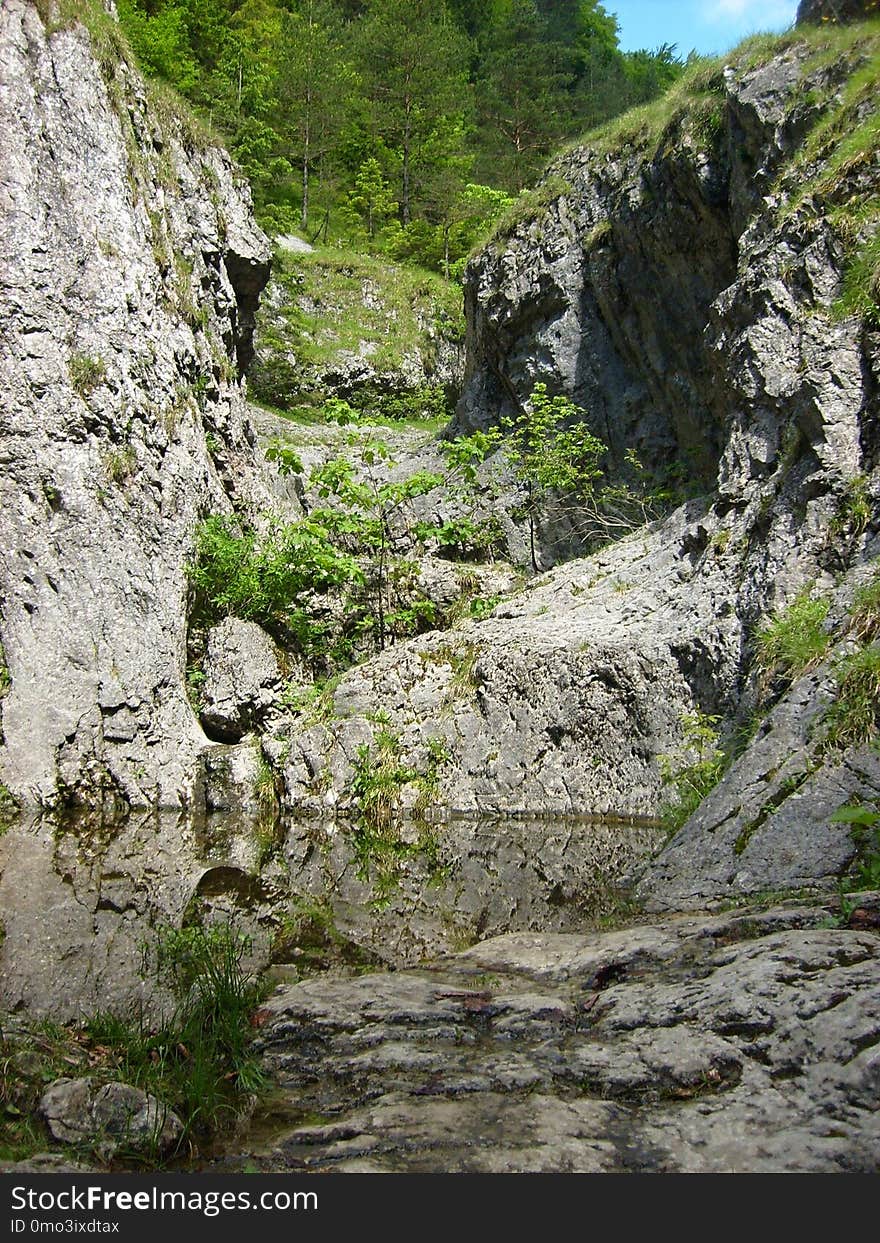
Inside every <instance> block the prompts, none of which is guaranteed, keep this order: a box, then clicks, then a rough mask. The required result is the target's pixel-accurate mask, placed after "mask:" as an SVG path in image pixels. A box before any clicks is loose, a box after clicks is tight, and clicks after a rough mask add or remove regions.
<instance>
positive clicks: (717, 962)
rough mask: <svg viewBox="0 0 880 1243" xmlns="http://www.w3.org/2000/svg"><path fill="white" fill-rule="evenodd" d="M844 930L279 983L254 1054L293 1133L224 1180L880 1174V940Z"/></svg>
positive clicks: (806, 914) (477, 959)
mask: <svg viewBox="0 0 880 1243" xmlns="http://www.w3.org/2000/svg"><path fill="white" fill-rule="evenodd" d="M829 922H831V921H829V920H828V918H827V913H826V912H823V911H820V910H810V909H808V908H798V907H788V908H776V909H773V910H770V911H767V912H764V913H761V914H758V913H752V914H749V915H747V916H745V915H736V914H734V915H727V916H721V917H717V918H707V917H705V916H701V917H698V918H690V919H687V918H679V919H677V920H670V921H667V922H664V923H659V924H657V925H655V926H641V927H633V928H627V929H623V930H620V931H618V932H612V933H606V934H596V935H593V936H574V935H569V936H565V935H556V936H554V935H549V934H547V935H531V934H518V935H511V936H506V937H500V938H497V939H495V940H490V941H487V942H484V943H483V944H482V945H479V946H477V947H475V948H474V949H472V950H469V951H467V952H466V953H463V954H459V955H457V956H455V957H454V958H451V959H447V960H445V961H443V962H441V963H435V964H432V965H431V967H430V969H428V970H424V969H423V970H420V971H409V972H397V973H393V974H387V975H383V974H373V975H369V976H366V977H363V978H360V979H348V980H344V979H340V980H332V981H327V980H321V981H314V982H311V983H305V984H300V985H296V986H294V987H288V988H282V989H281V990H279V992H278V993H277V994H276V995H275V996H274V997H272V998H270V1000H269V1002H268V1003H267V1006H266V1010H267V1012H268V1022H267V1023H266V1025H265V1026H264V1028H263V1029H262V1032H261V1037H260V1044H261V1047H262V1050H263V1055H264V1057H265V1059H266V1061H267V1064H268V1065H269V1066H271V1067H272V1068H273V1070H274V1071H275V1072H276V1074H277V1076H278V1079H279V1083H280V1086H281V1089H282V1091H283V1092H285V1093H286V1094H287V1098H288V1101H289V1112H290V1119H289V1122H288V1125H287V1128H286V1130H284V1131H281V1132H280V1133H279V1134H277V1135H276V1137H275V1139H274V1140H273V1141H270V1142H269V1143H268V1144H266V1145H265V1146H264V1147H263V1148H259V1149H254V1150H253V1151H251V1152H247V1153H244V1154H242V1155H241V1156H239V1157H237V1158H236V1159H235V1160H234V1161H231V1162H228V1163H227V1167H231V1168H233V1169H235V1168H238V1163H239V1162H241V1163H244V1164H247V1166H248V1167H252V1164H253V1163H256V1164H257V1165H258V1166H259V1167H260V1168H261V1169H263V1170H272V1171H280V1170H294V1169H308V1170H314V1171H340V1172H343V1171H345V1172H367V1171H370V1172H389V1171H393V1172H397V1171H405V1172H436V1171H441V1170H442V1171H449V1172H453V1171H454V1172H462V1173H464V1172H481V1173H482V1172H492V1173H502V1172H503V1173H514V1172H527V1171H531V1172H540V1171H547V1172H554V1173H559V1172H571V1173H574V1172H579V1173H587V1172H625V1171H630V1170H638V1171H643V1172H645V1171H657V1172H719V1173H720V1172H742V1171H750V1172H771V1171H780V1172H781V1171H798V1172H804V1173H806V1172H816V1173H818V1172H820V1171H827V1172H831V1171H838V1172H842V1171H852V1172H868V1171H873V1170H876V1168H877V1165H878V1162H880V1130H878V1125H877V1112H876V1092H877V1075H878V1066H880V1063H878V1045H877V1040H878V1031H880V986H878V972H877V966H878V951H880V937H878V934H877V932H876V931H861V932H860V931H850V930H847V929H835V928H828V927H822V924H823V923H824V924H827V923H829ZM297 1114H299V1120H298V1119H297ZM315 1114H318V1115H319V1116H322V1117H320V1118H319V1120H318V1121H315V1120H314V1115H315ZM303 1115H311V1118H310V1120H309V1121H308V1122H307V1123H303V1121H302V1117H303ZM279 1130H280V1128H279Z"/></svg>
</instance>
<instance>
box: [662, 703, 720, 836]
mask: <svg viewBox="0 0 880 1243" xmlns="http://www.w3.org/2000/svg"><path fill="white" fill-rule="evenodd" d="M718 720H719V718H718V717H717V716H707V715H706V714H705V713H703V712H699V711H697V712H692V713H685V714H684V716H683V717H682V719H681V724H682V734H683V742H684V746H685V748H686V750H687V751H688V752H689V758H687V759H684V760H681V759H677V760H676V759H673V758H672V757H671V756H668V755H661V756H660V757H659V758H660V775H661V777H662V778H663V783H664V800H663V803H662V806H661V808H660V818H661V821H662V823H663V827H664V829H665V830H666V832H667V833H668V834H669V836H670V837H671V836H672V835H673V834H674V833H676V832H678V830H679V829H680V828H681V826H682V825H683V824H684V823H685V821H686V820H688V819H690V817H691V816H692V815H693V813H694V812H695V811H696V810H697V808H698V807H699V806H700V804H701V803H702V801H703V799H704V798H705V797H706V795H707V794H709V793H710V792H711V791H712V790H714V788H715V786H716V785H717V784H718V782H719V781H720V780H721V778H722V777H723V776H724V773H725V772H726V770H727V766H728V763H729V757H728V756H727V754H726V752H725V751H723V750H722V749H721V747H720V746H719V745H718V741H719V734H718V731H717V729H716V728H715V727H716V725H717V724H718Z"/></svg>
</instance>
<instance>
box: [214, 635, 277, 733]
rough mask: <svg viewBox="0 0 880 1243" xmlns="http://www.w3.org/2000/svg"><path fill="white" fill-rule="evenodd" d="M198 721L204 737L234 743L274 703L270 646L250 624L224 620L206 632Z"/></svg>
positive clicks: (273, 661) (273, 659) (274, 673)
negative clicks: (204, 734)
mask: <svg viewBox="0 0 880 1243" xmlns="http://www.w3.org/2000/svg"><path fill="white" fill-rule="evenodd" d="M204 673H205V681H204V684H203V686H202V696H203V700H202V710H201V713H200V720H201V722H202V727H203V728H204V730H205V733H206V734H207V735H208V737H209V738H213V739H215V740H216V741H218V742H238V741H239V740H240V739H241V738H242V737H243V736H244V735H245V734H246V733H248V731H249V730H252V729H253V728H254V727H255V726H256V725H257V724H258V723H259V722H260V721H261V720H262V719H263V717H264V716H265V715H266V712H267V711H268V710H269V708H271V707H272V705H273V704H274V703H275V702H276V700H277V698H278V694H279V691H280V689H281V685H282V681H283V678H282V674H281V668H280V665H279V663H278V653H277V651H276V648H275V644H274V643H273V642H272V640H271V639H270V638H269V636H268V635H267V634H266V632H265V631H264V630H261V629H260V627H259V626H258V625H256V623H255V622H249V621H242V620H241V619H240V618H238V617H227V618H225V619H224V620H223V621H222V622H220V624H219V625H218V626H214V627H212V629H211V630H210V631H209V633H208V643H207V651H206V653H205V665H204Z"/></svg>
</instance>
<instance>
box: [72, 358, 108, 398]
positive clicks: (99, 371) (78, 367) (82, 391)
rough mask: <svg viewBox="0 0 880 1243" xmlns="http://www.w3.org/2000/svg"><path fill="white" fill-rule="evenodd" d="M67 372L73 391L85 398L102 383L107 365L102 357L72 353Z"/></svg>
mask: <svg viewBox="0 0 880 1243" xmlns="http://www.w3.org/2000/svg"><path fill="white" fill-rule="evenodd" d="M67 374H68V375H69V377H70V386H71V388H72V389H73V391H74V392H75V393H78V394H79V396H80V397H82V398H83V400H85V398H87V397H90V396H91V395H92V393H93V392H94V391H95V389H96V388H98V386H99V385H101V384H103V383H104V379H105V377H106V375H107V367H106V364H105V362H104V360H103V358H92V357H91V356H90V355H89V354H72V355H71V356H70V359H69V360H68V363H67Z"/></svg>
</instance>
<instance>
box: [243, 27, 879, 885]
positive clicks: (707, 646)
mask: <svg viewBox="0 0 880 1243" xmlns="http://www.w3.org/2000/svg"><path fill="white" fill-rule="evenodd" d="M877 55H878V47H877V34H876V30H875V29H874V27H872V26H856V27H852V28H850V29H849V30H837V29H835V28H829V27H824V28H821V27H820V28H819V29H814V30H812V31H810V30H803V31H798V32H794V33H792V34H790V35H789V36H787V37H785V38H783V39H781V40H757V41H754V42H752V43H748V44H746V45H745V46H744V47H743V48H742V49H741V50H740V51H739V52H737V53H736V54H735V55H733V56H732V57H731V58H729V60H728V62H727V63H724V62H717V63H713V64H709V65H705V66H698V67H696V68H695V69H693V70H691V71H690V73H689V74H688V75H686V77H685V78H684V80H683V81H682V82H681V83H680V84H679V85H678V87H676V88H675V89H674V90H673V92H672V94H671V95H670V96H669V97H667V98H666V99H665V100H663V101H661V102H660V103H659V104H657V105H652V106H651V107H649V108H647V109H644V110H640V111H637V112H636V113H634V114H630V115H628V116H627V117H626V118H623V119H622V120H621V121H620V122H618V123H616V124H614V125H612V126H611V127H609V128H608V129H606V130H604V131H601V132H599V133H598V134H597V135H595V136H593V138H592V139H590V140H587V141H586V142H585V143H584V144H583V145H581V146H578V147H576V148H575V149H573V150H572V151H571V152H569V153H568V154H565V155H563V156H561V157H560V158H559V160H557V161H556V162H555V164H554V165H553V166H552V167H551V169H550V170H549V173H548V176H547V179H546V181H545V183H544V185H543V186H542V187H539V188H538V190H537V191H536V192H535V194H534V195H533V196H532V198H531V200H530V201H529V200H526V201H525V202H524V203H523V204H521V205H520V207H519V210H518V211H517V213H516V214H515V215H514V216H513V217H512V218H511V220H510V221H509V222H508V224H507V225H506V226H504V227H502V229H501V230H500V231H499V234H498V235H497V236H496V238H495V239H494V240H493V241H492V242H491V243H490V244H489V245H488V247H487V248H486V249H485V250H484V251H483V252H482V254H480V255H479V256H478V257H477V258H476V259H475V260H474V261H473V262H472V264H471V265H470V267H469V269H468V273H467V277H466V290H465V296H466V307H467V317H468V358H469V361H468V375H467V380H466V386H465V392H464V396H463V399H462V402H461V404H460V406H459V410H458V414H457V419H456V423H455V429H457V430H460V431H468V430H471V429H474V428H481V427H487V426H490V425H493V424H495V423H497V422H498V421H499V420H500V419H502V418H503V417H504V416H505V415H509V414H510V413H512V412H513V411H515V410H516V409H517V408H519V407H520V406H522V405H523V404H524V403H525V402H526V400H527V398H528V396H529V393H530V392H531V389H532V387H533V385H534V384H535V383H536V382H538V381H544V382H547V383H548V384H549V386H550V388H551V391H554V390H555V391H556V392H562V393H565V394H566V395H568V396H569V397H571V398H573V399H574V400H575V401H576V402H577V403H578V404H580V405H581V406H582V407H583V408H584V410H585V417H586V418H587V420H588V421H589V422H590V425H591V428H592V430H594V431H595V432H596V434H597V435H598V436H600V437H601V438H602V439H603V440H605V442H606V443H607V444H608V445H609V447H610V451H611V452H610V458H611V467H610V468H611V470H612V472H613V471H615V470H617V469H621V470H622V468H623V462H624V453H625V450H626V449H628V448H631V447H635V449H636V450H637V452H638V453H639V454H640V456H641V457H642V459H643V461H644V463H645V464H646V465H647V466H648V467H649V468H652V469H654V470H655V471H656V473H657V475H658V476H659V477H660V478H664V477H665V478H666V479H667V480H669V479H672V480H673V481H674V480H675V478H676V472H677V471H678V472H679V478H680V479H681V478H683V479H684V480H685V481H686V482H687V483H689V485H690V490H691V491H694V490H695V491H699V492H702V494H703V495H702V496H701V497H700V496H692V497H691V499H690V500H687V501H686V502H685V503H684V504H683V505H682V506H681V507H680V508H679V509H678V510H677V511H676V512H675V513H674V514H672V515H671V516H670V517H669V518H667V519H665V520H663V521H660V522H657V523H655V524H654V525H653V526H649V527H647V528H645V529H643V530H640V531H638V532H635V533H634V534H633V535H632V536H630V537H629V538H627V539H624V540H621V541H619V542H618V543H616V544H614V545H611V546H609V547H608V548H606V549H604V550H603V551H601V552H599V553H596V554H594V555H593V556H591V557H588V558H586V559H583V560H576V561H571V562H569V563H568V564H566V565H563V566H559V567H557V568H556V569H555V570H551V571H550V572H549V573H548V574H545V575H543V576H542V577H540V578H538V579H536V580H533V581H532V582H531V583H530V584H528V585H527V588H526V590H524V591H523V592H521V593H520V594H518V595H515V596H513V597H512V598H511V599H510V600H507V601H504V602H502V603H501V604H499V605H498V606H497V607H496V608H495V610H494V612H493V613H492V615H491V616H490V617H488V618H487V619H486V620H485V621H482V622H480V623H465V624H463V625H460V626H458V627H456V628H455V630H454V631H453V632H452V633H451V634H449V635H444V636H439V635H436V636H425V637H424V638H421V639H416V640H413V641H410V642H408V643H405V644H403V645H400V646H398V647H396V648H394V649H392V650H391V651H389V652H386V653H384V654H383V655H382V656H381V657H380V658H378V659H377V660H374V661H371V662H368V663H367V664H365V665H362V666H360V667H359V668H358V669H355V670H352V671H351V672H349V673H348V674H346V675H345V676H344V677H343V679H342V681H341V682H340V684H339V686H338V687H337V688H336V689H335V691H334V693H333V696H332V706H331V711H330V713H329V719H327V720H324V721H323V722H322V723H321V724H310V726H309V728H308V730H307V731H306V732H302V730H299V731H298V732H297V731H294V732H291V733H289V734H287V735H286V736H285V737H284V738H283V739H282V738H278V739H275V740H274V741H273V740H272V739H269V740H267V744H266V745H267V747H268V749H269V752H270V754H272V755H273V756H275V757H277V761H278V764H279V766H280V767H281V768H282V770H283V776H284V781H285V799H286V801H287V802H288V804H289V805H291V806H293V807H298V808H303V809H308V808H311V809H320V808H326V807H328V806H342V807H345V806H350V805H352V801H351V800H352V790H353V788H354V786H353V777H354V774H355V771H356V768H357V764H358V760H357V756H358V754H359V753H360V754H364V753H369V754H370V755H372V756H373V757H376V762H379V760H380V757H381V756H382V755H383V747H385V748H386V752H387V747H388V735H390V736H391V737H392V738H393V739H394V740H395V746H396V748H397V750H396V751H395V752H394V757H393V758H394V762H396V763H398V762H399V764H400V765H401V767H402V769H403V770H405V771H410V772H414V773H416V774H421V779H422V781H428V782H429V784H430V785H431V788H432V791H433V796H434V797H435V799H436V801H437V802H439V803H440V804H441V805H446V806H449V807H457V808H465V809H469V810H471V811H480V810H482V811H487V812H493V813H494V812H505V811H516V810H522V809H525V808H534V807H541V808H543V809H546V810H548V811H560V812H571V811H590V812H596V813H609V812H610V813H626V814H639V813H641V814H652V813H655V812H656V810H657V808H658V807H659V805H660V803H661V801H662V798H663V793H662V789H663V772H664V768H665V767H667V766H668V764H669V761H670V757H673V758H674V757H676V756H679V757H681V756H686V755H687V754H688V744H687V739H686V736H685V733H684V732H683V722H684V721H686V719H687V717H688V716H689V715H692V714H693V713H695V712H702V713H704V714H708V715H710V716H712V717H715V718H717V720H718V722H719V725H720V729H721V731H722V736H723V741H724V744H725V746H726V748H727V750H728V752H729V753H732V754H734V755H736V756H738V757H739V758H737V759H735V761H734V762H733V763H732V765H731V767H730V769H729V771H728V773H727V775H726V776H725V778H724V780H723V781H722V782H721V783H720V784H719V786H718V787H717V789H716V790H715V792H714V793H713V794H712V795H711V796H710V798H709V799H708V800H707V803H706V804H705V807H704V808H703V809H702V810H701V811H700V812H698V813H697V815H696V816H695V817H693V818H692V820H691V821H690V822H689V823H688V824H687V825H685V827H684V829H683V830H682V831H681V833H680V834H679V835H678V836H677V837H676V839H675V840H674V842H673V843H672V845H671V846H670V847H669V848H667V850H666V851H664V852H663V854H661V856H660V858H659V860H658V861H657V863H656V865H655V867H654V869H653V873H652V875H651V877H650V878H649V879H648V880H647V881H646V882H645V888H644V892H645V895H646V897H647V898H648V899H649V900H650V901H651V902H655V903H657V904H659V905H664V904H667V905H673V906H675V905H679V906H681V905H688V904H699V903H701V902H704V901H706V900H708V899H711V898H715V897H719V896H725V897H729V896H731V895H738V894H741V893H745V892H755V891H757V890H759V889H765V888H768V887H769V888H782V887H797V886H801V885H807V884H812V883H814V882H820V883H823V884H832V883H834V882H835V881H836V878H837V877H838V876H839V875H840V873H841V871H842V870H844V869H845V868H846V867H847V866H848V864H849V863H850V862H851V861H852V859H853V857H854V853H855V846H854V843H853V840H852V837H851V835H850V832H849V828H848V827H847V826H846V825H842V824H839V823H835V822H833V821H832V820H831V819H830V817H831V815H832V813H833V812H834V811H835V810H836V808H838V807H839V806H840V805H841V804H843V803H844V802H846V801H848V800H853V799H854V800H859V799H873V798H876V796H877V792H878V789H880V771H878V763H877V756H876V752H875V751H874V750H873V749H872V748H871V747H870V746H867V745H865V746H857V747H851V748H849V749H848V750H847V749H844V750H843V751H841V750H839V749H835V748H830V749H827V748H825V749H823V744H822V741H821V740H822V737H823V729H824V725H823V722H824V721H825V719H826V718H825V716H824V713H825V712H826V710H827V708H828V705H829V703H830V702H831V701H832V700H833V699H834V697H835V695H836V694H837V691H838V684H839V678H838V673H837V671H838V670H839V668H840V666H839V663H838V662H839V661H840V659H841V658H842V657H843V656H845V655H846V654H847V653H852V651H853V650H854V649H855V648H856V647H857V644H856V643H855V640H854V638H853V636H852V632H851V622H850V616H851V614H850V608H851V605H852V601H853V596H854V593H855V592H856V591H857V590H858V588H859V585H860V584H864V583H865V582H866V581H868V580H869V579H870V578H871V576H872V574H873V572H874V571H875V570H876V557H877V555H878V552H880V539H878V491H880V489H878V484H880V476H878V444H880V442H878V400H877V392H878V376H880V340H878V333H877V330H876V322H875V321H873V320H872V319H871V314H870V310H869V308H867V307H864V306H853V305H852V304H851V303H847V301H846V299H845V296H843V298H842V295H845V290H846V289H847V288H848V286H847V285H846V283H845V274H846V273H847V272H848V271H850V270H851V269H852V267H853V263H854V259H855V257H856V256H857V255H859V254H860V253H862V252H863V249H864V248H865V247H866V246H869V245H870V240H871V238H872V236H873V235H874V230H875V228H876V211H877V190H878V163H877V155H876V144H875V143H874V142H873V140H872V139H871V137H870V135H871V133H873V127H874V126H875V124H876V109H877V90H876V75H877ZM545 534H546V535H547V537H548V538H547V541H546V545H545V550H546V548H547V547H549V549H550V553H551V558H550V560H551V562H552V554H553V542H554V535H555V533H554V531H553V530H552V528H551V529H548V530H547V531H546V532H545ZM547 563H548V562H547V561H545V564H547ZM804 590H813V591H814V592H815V593H816V595H817V596H824V597H825V598H827V607H828V613H827V619H826V630H827V635H828V639H829V654H828V659H827V660H826V662H825V663H824V664H822V665H821V667H820V668H819V669H818V670H815V671H810V672H807V673H805V674H804V676H803V678H798V677H796V678H794V683H793V685H791V686H789V685H788V684H787V683H786V682H785V680H784V679H782V680H777V681H776V684H775V685H774V686H769V687H768V685H767V677H766V675H765V674H762V673H761V671H760V670H759V669H758V668H757V667H756V652H757V642H756V640H757V636H758V633H759V632H760V630H761V629H762V627H763V626H765V625H766V623H767V620H768V618H769V617H770V616H772V615H773V613H774V610H778V609H782V608H783V607H785V606H787V605H789V604H790V603H791V602H792V600H794V599H795V598H796V597H797V596H798V595H799V593H801V592H802V591H804ZM772 680H773V679H772V678H771V681H772ZM774 705H775V706H774ZM768 713H769V715H768ZM377 714H378V715H379V716H380V717H381V724H380V725H378V726H377V724H376V717H377ZM380 735H382V736H383V737H384V741H383V740H382V737H380ZM359 748H363V749H365V751H363V750H362V751H360V752H359ZM432 748H433V752H434V753H435V754H437V753H440V752H442V754H443V755H444V756H445V757H446V758H445V760H444V763H443V764H442V765H440V767H439V769H438V768H437V765H436V764H433V766H432V761H431V752H432ZM438 748H439V752H438ZM691 755H692V756H693V753H691ZM386 758H387V757H386ZM418 789H419V787H418V782H415V783H413V784H411V786H410V787H409V789H408V790H404V792H403V802H404V803H406V801H407V799H408V800H409V801H410V803H412V802H413V801H415V802H417V801H418V798H419V793H418Z"/></svg>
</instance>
